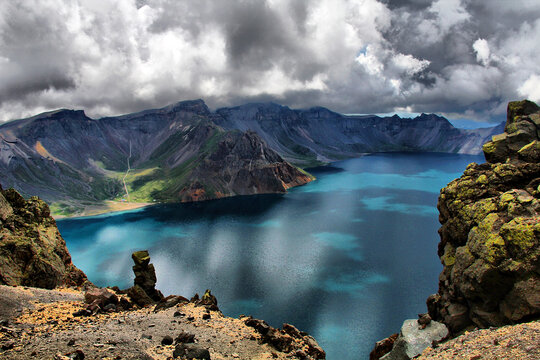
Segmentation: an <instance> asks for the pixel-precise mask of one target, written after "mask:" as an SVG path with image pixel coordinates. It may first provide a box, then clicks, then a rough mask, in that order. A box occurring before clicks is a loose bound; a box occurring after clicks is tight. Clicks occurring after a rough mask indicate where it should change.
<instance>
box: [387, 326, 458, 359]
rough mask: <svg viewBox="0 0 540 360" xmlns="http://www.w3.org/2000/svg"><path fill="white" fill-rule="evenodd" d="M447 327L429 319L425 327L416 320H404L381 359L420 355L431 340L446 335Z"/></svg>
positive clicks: (435, 340)
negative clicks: (388, 349)
mask: <svg viewBox="0 0 540 360" xmlns="http://www.w3.org/2000/svg"><path fill="white" fill-rule="evenodd" d="M448 333H449V332H448V328H447V327H446V326H445V325H444V324H441V323H438V322H436V321H431V322H429V324H427V325H426V326H425V327H424V326H422V325H421V324H419V323H418V320H414V319H412V320H405V322H404V323H403V326H402V327H401V331H400V333H399V335H398V337H397V339H396V340H395V341H394V344H393V347H392V351H390V352H389V353H388V354H386V355H384V356H383V357H381V358H380V359H381V360H409V359H412V358H414V357H415V356H418V355H420V354H421V353H422V352H423V351H424V350H425V349H426V348H428V347H430V346H431V345H432V344H433V342H439V341H441V340H443V339H444V338H446V337H447V336H448Z"/></svg>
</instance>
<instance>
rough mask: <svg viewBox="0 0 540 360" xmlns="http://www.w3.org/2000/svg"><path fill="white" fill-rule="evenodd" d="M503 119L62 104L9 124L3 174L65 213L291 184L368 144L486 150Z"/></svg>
mask: <svg viewBox="0 0 540 360" xmlns="http://www.w3.org/2000/svg"><path fill="white" fill-rule="evenodd" d="M503 130H504V127H503V125H501V126H498V127H494V128H487V129H476V130H462V129H457V128H455V127H453V126H452V124H450V122H448V120H446V119H445V118H443V117H440V116H437V115H433V114H429V115H426V114H422V115H420V116H418V117H416V118H414V119H403V118H400V117H399V116H397V115H395V116H393V117H379V116H374V115H366V116H347V115H342V114H339V113H336V112H332V111H330V110H328V109H325V108H322V107H316V108H311V109H307V110H293V109H290V108H288V107H286V106H281V105H278V104H274V103H255V104H246V105H242V106H238V107H231V108H221V109H218V110H216V111H215V112H212V111H210V110H209V108H208V107H207V106H206V104H205V103H204V101H202V100H193V101H183V102H179V103H176V104H172V105H169V106H166V107H164V108H160V109H151V110H145V111H142V112H137V113H133V114H128V115H123V116H116V117H104V118H100V119H92V118H89V117H88V116H86V115H85V113H84V111H82V110H66V109H62V110H57V111H52V112H47V113H43V114H39V115H36V116H33V117H30V118H27V119H21V120H15V121H11V122H8V123H5V124H3V125H1V126H0V140H1V142H2V144H1V147H0V171H1V172H2V178H1V180H0V183H1V184H2V185H3V186H4V187H14V188H16V189H17V190H19V191H20V192H21V193H22V194H24V195H30V194H37V195H39V196H40V197H41V198H43V199H45V200H46V201H48V202H51V203H53V206H52V210H53V212H54V213H56V214H62V213H64V214H66V215H69V214H73V213H77V212H80V207H84V206H89V205H92V204H96V203H99V202H102V201H105V200H124V201H131V202H154V201H159V202H165V201H197V200H208V199H214V198H221V197H226V196H233V195H249V194H258V193H276V192H277V193H279V192H285V191H286V190H287V189H288V188H290V187H292V186H297V185H302V184H305V183H307V182H309V181H311V180H313V177H312V176H311V175H309V174H308V173H307V172H305V171H304V170H302V168H306V167H309V166H315V165H320V164H322V163H325V162H330V161H335V160H340V159H345V158H350V157H357V156H359V155H361V154H362V153H368V152H389V151H430V152H452V153H479V152H480V151H481V146H482V144H483V143H484V142H486V141H487V140H489V139H490V138H491V136H492V135H493V134H498V133H501V132H503Z"/></svg>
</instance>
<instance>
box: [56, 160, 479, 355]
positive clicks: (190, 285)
mask: <svg viewBox="0 0 540 360" xmlns="http://www.w3.org/2000/svg"><path fill="white" fill-rule="evenodd" d="M483 161H484V160H483V157H481V156H471V155H456V154H438V153H420V154H419V153H391V154H390V153H387V154H372V155H366V156H363V157H360V158H356V159H350V160H345V161H340V162H336V163H333V164H331V165H328V166H324V167H319V168H313V169H309V171H310V172H311V173H312V174H313V175H315V176H316V177H317V180H316V181H313V182H311V183H309V184H307V185H305V186H301V187H297V188H294V189H291V190H290V191H289V193H287V194H283V195H277V194H270V195H256V196H239V197H233V198H227V199H221V200H214V201H207V202H200V203H186V204H160V205H155V206H151V207H147V208H144V209H139V210H136V211H131V212H123V213H116V214H107V215H101V216H95V217H86V218H73V219H62V220H58V221H57V223H58V227H59V229H60V232H61V234H62V236H63V237H64V239H65V240H66V243H67V246H68V249H69V251H70V252H71V255H72V258H73V262H74V264H75V265H76V266H78V267H79V268H80V269H82V270H83V271H84V272H85V273H86V274H87V275H88V277H89V279H90V280H91V281H92V282H94V283H95V284H96V285H99V286H114V285H117V286H119V287H120V288H127V287H129V286H131V285H132V283H133V277H134V276H133V272H132V270H131V266H132V260H131V253H132V252H133V251H136V250H143V249H148V250H149V251H150V256H151V259H152V260H151V261H152V263H153V264H154V266H155V268H156V273H157V278H158V282H157V288H158V289H160V290H161V291H162V292H163V293H164V294H165V295H169V294H178V295H183V296H185V297H188V298H189V297H191V296H193V295H194V294H195V293H199V294H202V293H204V291H205V289H211V290H212V293H213V294H214V295H215V296H216V297H217V299H218V302H219V307H220V309H221V310H222V312H223V313H224V314H225V315H227V316H232V317H237V316H239V315H240V314H246V315H252V316H253V317H255V318H259V319H264V320H266V321H267V322H268V323H269V324H270V325H272V326H274V327H281V325H282V324H283V323H284V322H286V323H290V324H293V325H295V326H296V327H298V328H299V329H300V330H302V331H306V332H308V333H309V334H311V335H313V336H314V337H315V339H316V340H317V341H318V342H319V344H320V345H321V346H322V347H323V349H324V350H325V351H326V353H327V359H329V360H338V359H347V360H349V359H350V360H352V359H355V360H356V359H367V358H368V354H369V352H370V351H371V349H372V348H373V345H374V343H375V342H376V341H378V340H381V339H383V338H385V337H387V336H389V335H390V334H392V333H395V332H398V331H399V329H400V327H401V324H402V323H403V321H404V320H405V319H409V318H416V317H417V314H418V313H423V312H426V311H427V309H426V305H425V300H426V298H427V297H428V296H429V295H430V294H432V293H434V292H436V291H437V287H438V275H439V272H440V271H441V269H442V266H441V264H440V261H439V258H438V256H437V244H438V242H439V236H438V234H437V229H438V228H439V223H438V211H437V208H436V204H437V197H438V195H439V190H440V188H442V187H444V186H445V185H446V184H447V183H448V182H450V181H451V180H453V179H454V178H457V177H459V176H460V175H461V173H462V172H463V170H465V168H466V166H467V164H469V163H470V162H483Z"/></svg>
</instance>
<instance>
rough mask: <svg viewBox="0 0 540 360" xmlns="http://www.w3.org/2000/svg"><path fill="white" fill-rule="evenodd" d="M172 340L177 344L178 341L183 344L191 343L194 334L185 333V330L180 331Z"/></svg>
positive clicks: (193, 340)
mask: <svg viewBox="0 0 540 360" xmlns="http://www.w3.org/2000/svg"><path fill="white" fill-rule="evenodd" d="M174 341H175V343H177V344H179V343H184V344H187V343H192V342H195V335H194V334H190V333H187V332H185V331H182V332H181V333H180V334H178V336H177V337H176V339H175V340H174Z"/></svg>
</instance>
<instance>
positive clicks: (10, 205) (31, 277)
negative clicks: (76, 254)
mask: <svg viewBox="0 0 540 360" xmlns="http://www.w3.org/2000/svg"><path fill="white" fill-rule="evenodd" d="M0 284H5V285H25V286H34V287H40V288H46V289H52V288H55V287H58V286H82V285H85V284H87V285H91V283H89V282H88V280H87V278H86V275H85V274H84V273H83V272H82V271H81V270H79V269H78V268H76V267H75V265H73V263H72V262H71V256H70V255H69V252H68V250H67V248H66V243H65V241H64V239H63V238H62V236H61V235H60V233H59V232H58V228H57V227H56V222H55V221H54V219H53V218H52V217H51V216H50V210H49V207H48V206H47V204H46V203H45V202H43V201H42V200H40V199H39V198H37V197H36V196H33V197H31V198H30V199H28V200H25V199H24V198H23V197H22V196H21V195H20V194H19V193H18V192H17V191H15V190H14V189H8V190H2V188H1V187H0Z"/></svg>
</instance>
